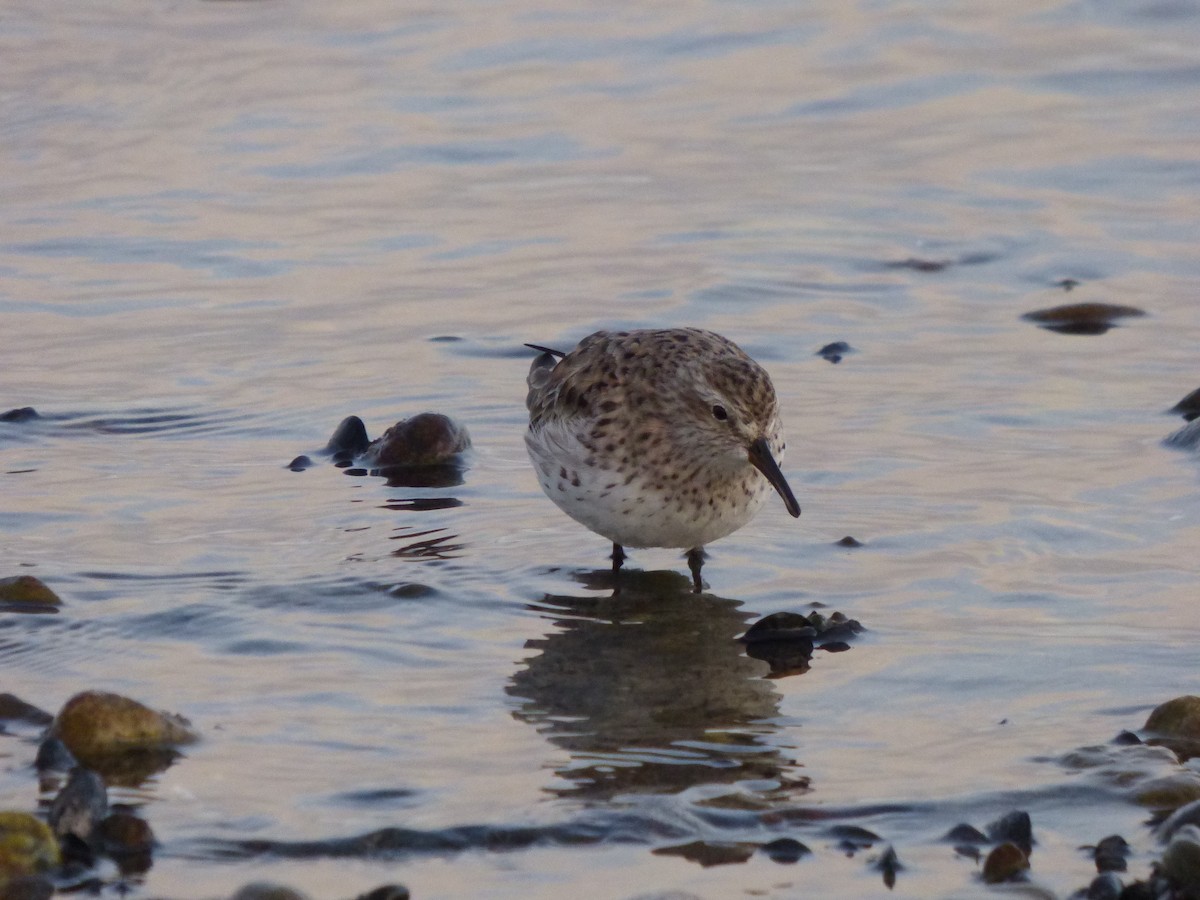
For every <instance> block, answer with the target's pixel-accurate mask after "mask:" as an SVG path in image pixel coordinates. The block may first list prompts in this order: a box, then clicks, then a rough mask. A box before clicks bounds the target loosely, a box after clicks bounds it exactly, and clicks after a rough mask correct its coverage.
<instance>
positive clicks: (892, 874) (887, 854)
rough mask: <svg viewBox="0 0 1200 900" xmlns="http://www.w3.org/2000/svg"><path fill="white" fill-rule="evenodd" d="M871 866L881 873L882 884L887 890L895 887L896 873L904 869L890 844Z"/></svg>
mask: <svg viewBox="0 0 1200 900" xmlns="http://www.w3.org/2000/svg"><path fill="white" fill-rule="evenodd" d="M873 865H874V868H875V870H876V871H877V872H882V873H883V883H884V884H885V885H886V886H887V888H888V890H891V889H892V888H894V887H895V886H896V873H897V872H900V871H902V870H903V869H904V866H903V865H902V864H901V863H900V857H899V856H897V855H896V849H895V848H894V847H893V846H892V845H891V844H889V845H888V847H887V849H886V850H884V851H883V853H882V854H880V857H879V859H877V860H875V862H874V863H873Z"/></svg>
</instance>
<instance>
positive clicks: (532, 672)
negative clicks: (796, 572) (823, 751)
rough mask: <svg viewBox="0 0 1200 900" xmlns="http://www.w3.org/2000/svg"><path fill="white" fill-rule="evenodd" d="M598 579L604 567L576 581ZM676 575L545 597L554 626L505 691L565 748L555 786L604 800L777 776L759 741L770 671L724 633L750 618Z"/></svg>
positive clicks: (636, 577) (770, 705)
mask: <svg viewBox="0 0 1200 900" xmlns="http://www.w3.org/2000/svg"><path fill="white" fill-rule="evenodd" d="M580 580H581V581H583V582H584V583H585V584H586V585H589V586H591V585H596V586H598V587H603V586H606V582H607V584H611V575H610V574H608V573H596V574H595V575H588V576H584V577H583V578H581V579H580ZM690 587H691V585H690V582H689V581H688V579H686V578H684V577H683V576H682V575H680V574H678V573H676V572H649V573H647V572H635V571H626V572H624V573H622V580H621V590H620V592H619V593H614V594H611V595H607V596H546V597H545V598H544V599H543V600H542V601H541V602H540V603H538V604H536V605H535V606H534V607H532V608H534V609H537V610H539V611H540V612H542V613H544V614H545V616H546V617H547V618H548V619H550V620H552V621H553V622H554V626H555V627H554V630H553V631H552V632H551V633H550V634H548V635H547V636H545V637H543V638H537V639H535V640H531V641H529V642H528V643H527V644H526V647H527V648H528V649H530V650H536V651H539V652H538V653H537V655H535V656H532V657H531V658H530V659H528V660H527V661H526V662H525V665H524V668H522V669H520V670H519V671H518V672H517V673H516V674H515V675H514V676H513V678H512V681H511V683H510V684H509V686H508V688H507V690H508V693H509V694H511V695H512V696H514V697H518V698H522V699H523V700H524V702H523V703H522V705H521V706H520V707H519V708H518V709H517V710H516V712H515V713H514V715H516V716H517V718H519V719H521V720H522V721H525V722H529V723H531V724H533V725H535V726H536V727H537V728H538V730H539V731H541V732H542V733H543V734H545V735H546V736H547V737H548V738H549V739H550V740H551V741H553V742H554V743H555V744H556V745H558V746H559V747H561V748H563V749H564V750H566V751H568V752H569V753H570V755H571V762H570V763H569V764H568V765H567V766H565V767H563V768H561V769H559V770H558V774H559V775H560V776H561V777H562V778H563V779H565V780H566V781H568V782H570V786H569V787H564V788H559V789H557V790H556V793H558V794H561V795H565V796H573V797H587V798H595V799H608V798H611V797H613V796H614V795H617V794H622V793H629V792H653V793H675V792H678V791H681V790H684V789H686V788H689V787H692V786H694V785H699V784H708V783H722V784H729V783H733V782H738V781H742V780H745V779H773V780H777V781H781V782H786V781H787V780H788V778H787V776H786V769H787V768H788V766H789V765H791V762H790V761H789V760H786V759H784V758H783V757H781V755H780V752H779V750H778V748H777V747H775V746H773V744H772V742H770V741H769V739H768V737H769V735H770V734H771V733H772V732H773V731H774V726H773V725H772V724H771V720H772V719H773V718H774V717H776V716H777V715H778V713H779V695H778V693H777V691H776V689H775V686H774V684H773V683H772V682H770V681H768V680H765V679H764V676H765V675H766V674H767V673H768V671H769V667H768V666H767V665H766V664H765V663H763V662H761V661H758V660H754V659H750V658H748V657H747V656H745V655H744V654H743V648H742V646H741V644H739V643H738V642H737V641H736V640H735V638H736V636H737V635H738V634H740V633H741V632H743V631H744V630H745V627H746V622H747V620H748V619H749V618H750V616H749V615H748V614H747V613H745V612H743V611H742V610H741V609H740V608H739V607H740V605H741V604H740V603H739V602H738V601H735V600H727V599H724V598H721V597H714V596H712V595H711V594H700V595H697V594H693V593H691V592H690Z"/></svg>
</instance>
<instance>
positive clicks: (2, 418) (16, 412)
mask: <svg viewBox="0 0 1200 900" xmlns="http://www.w3.org/2000/svg"><path fill="white" fill-rule="evenodd" d="M40 418H41V416H39V415H38V411H37V410H36V409H34V408H33V407H32V406H22V407H19V408H17V409H10V410H9V411H8V412H4V413H0V422H28V421H30V420H31V419H40Z"/></svg>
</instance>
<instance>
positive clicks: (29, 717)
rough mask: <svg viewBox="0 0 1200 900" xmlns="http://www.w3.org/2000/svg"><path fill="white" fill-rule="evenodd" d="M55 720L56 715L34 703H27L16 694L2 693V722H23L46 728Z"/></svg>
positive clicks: (0, 716) (0, 704)
mask: <svg viewBox="0 0 1200 900" xmlns="http://www.w3.org/2000/svg"><path fill="white" fill-rule="evenodd" d="M53 721H54V716H52V715H50V713H48V712H46V711H45V710H43V709H38V708H37V707H36V706H34V705H33V704H32V703H26V702H25V701H24V700H22V699H21V698H20V697H18V696H16V695H15V694H0V722H23V723H25V724H27V725H35V726H38V727H40V728H45V727H46V726H47V725H49V724H50V723H51V722H53Z"/></svg>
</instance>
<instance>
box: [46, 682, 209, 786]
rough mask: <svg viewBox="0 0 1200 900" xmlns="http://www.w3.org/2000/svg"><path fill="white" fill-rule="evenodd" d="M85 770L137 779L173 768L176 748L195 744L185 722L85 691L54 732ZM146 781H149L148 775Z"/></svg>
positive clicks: (116, 697)
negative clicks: (140, 774)
mask: <svg viewBox="0 0 1200 900" xmlns="http://www.w3.org/2000/svg"><path fill="white" fill-rule="evenodd" d="M51 733H52V734H53V736H55V737H58V738H59V739H60V740H62V742H63V743H64V744H66V746H67V749H68V750H70V751H71V753H72V754H73V755H74V756H75V758H76V759H78V760H79V761H80V763H82V764H83V765H85V766H87V767H88V768H90V769H95V770H96V771H97V772H100V773H102V774H104V775H106V776H109V777H110V778H111V777H113V776H114V775H118V776H127V777H132V778H135V779H136V775H137V774H138V773H141V772H142V771H143V769H146V770H147V771H145V772H144V774H150V773H151V772H154V771H159V770H161V769H163V768H166V766H167V765H170V763H171V761H173V760H174V757H175V754H174V753H172V752H171V750H172V748H174V747H176V746H178V745H180V744H188V743H191V742H192V741H195V740H196V738H197V735H196V733H195V732H194V731H192V729H191V723H190V722H188V720H187V719H185V718H183V717H182V716H178V715H174V714H171V713H165V712H155V711H154V710H152V709H150V708H149V707H148V706H144V705H143V704H141V703H138V702H137V701H136V700H131V699H129V698H128V697H122V696H121V695H119V694H110V693H106V692H104V691H84V692H83V693H81V694H76V695H75V696H74V697H72V698H71V699H70V700H68V701H67V702H66V703H65V704H64V705H63V708H62V709H61V710H60V711H59V713H58V716H57V717H56V718H55V720H54V725H53V726H52V728H51ZM143 777H144V775H143Z"/></svg>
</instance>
